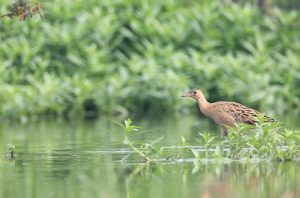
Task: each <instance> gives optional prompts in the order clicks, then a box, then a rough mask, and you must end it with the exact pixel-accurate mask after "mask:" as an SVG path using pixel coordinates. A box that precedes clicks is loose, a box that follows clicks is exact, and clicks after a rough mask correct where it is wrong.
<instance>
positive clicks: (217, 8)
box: [0, 0, 300, 120]
mask: <svg viewBox="0 0 300 198" xmlns="http://www.w3.org/2000/svg"><path fill="white" fill-rule="evenodd" d="M45 7H46V8H47V12H46V13H45V16H44V18H42V19H40V18H33V19H30V20H26V21H23V22H20V21H19V20H18V19H17V18H16V19H9V18H2V19H1V20H0V29H1V31H0V39H1V41H2V42H1V46H0V77H1V78H0V95H1V98H0V104H1V105H0V117H1V118H2V119H21V120H26V119H31V118H39V117H43V116H46V117H49V116H50V117H78V116H79V117H97V116H99V115H101V114H106V115H107V114H108V115H113V116H120V115H121V117H126V116H127V115H128V114H130V115H132V114H134V115H135V116H136V117H138V116H139V115H149V116H156V117H157V116H164V115H167V114H169V115H171V114H175V113H177V112H188V111H189V110H188V108H189V106H188V105H186V104H187V103H185V102H183V101H182V100H181V98H180V97H179V96H180V94H181V93H183V92H184V91H186V90H190V89H191V88H201V89H203V90H204V91H205V92H206V94H207V95H208V99H209V100H210V101H218V100H228V101H236V102H240V103H242V104H245V105H247V106H250V107H252V108H255V109H259V110H260V111H262V112H266V113H268V114H270V115H274V114H276V115H278V116H283V115H285V114H286V113H287V112H290V111H291V110H296V111H297V109H298V111H297V112H296V114H297V115H299V109H300V108H299V107H300V89H299V86H300V78H299V76H300V73H299V71H300V70H299V64H300V57H299V54H300V38H299V34H300V20H299V18H300V15H299V13H297V12H295V11H284V10H280V9H278V8H274V9H273V12H272V16H268V15H264V14H262V13H261V12H260V11H259V8H257V7H256V6H254V5H250V4H246V5H239V4H236V3H230V4H223V3H222V2H220V1H217V0H204V1H201V2H199V1H191V2H189V3H187V2H186V1H174V0H170V1H164V2H152V3H151V2H145V1H137V0H132V1H130V2H128V1H107V2H102V1H101V2H100V3H99V1H97V0H90V1H75V2H74V1H71V0H67V1H55V2H51V3H45ZM0 11H1V13H5V9H4V8H1V9H0Z"/></svg>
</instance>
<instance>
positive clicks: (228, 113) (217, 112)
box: [182, 89, 275, 138]
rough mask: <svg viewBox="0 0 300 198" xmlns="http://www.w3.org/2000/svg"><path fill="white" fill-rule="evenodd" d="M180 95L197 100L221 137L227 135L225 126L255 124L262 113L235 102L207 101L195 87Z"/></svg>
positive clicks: (267, 120)
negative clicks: (219, 128) (215, 124)
mask: <svg viewBox="0 0 300 198" xmlns="http://www.w3.org/2000/svg"><path fill="white" fill-rule="evenodd" d="M182 97H191V98H194V99H195V100H197V102H198V105H199V108H200V110H201V112H202V113H203V114H204V115H206V116H207V117H209V118H211V119H213V120H214V121H215V122H216V123H217V124H218V125H219V126H220V127H221V137H222V138H224V137H225V136H226V135H227V129H226V127H228V126H229V127H236V124H238V123H245V124H250V125H255V124H256V123H257V122H258V117H260V116H262V115H263V114H262V113H260V112H258V111H256V110H254V109H251V108H249V107H246V106H245V105H242V104H239V103H237V102H226V101H220V102H215V103H209V102H207V100H206V99H205V97H204V95H203V93H202V91H201V90H197V89H194V90H191V91H189V92H187V93H185V94H184V95H182ZM263 116H264V118H265V121H266V122H273V121H275V120H274V119H273V118H270V117H268V116H266V115H263Z"/></svg>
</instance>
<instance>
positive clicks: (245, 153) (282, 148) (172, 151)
mask: <svg viewBox="0 0 300 198" xmlns="http://www.w3.org/2000/svg"><path fill="white" fill-rule="evenodd" d="M114 123H116V124H117V125H119V126H120V127H121V128H122V129H123V138H124V140H123V143H124V144H125V145H126V146H127V147H128V148H129V149H132V152H129V154H128V155H126V156H125V157H124V158H123V159H122V160H121V162H126V161H127V160H128V159H130V155H132V154H134V153H135V154H137V155H138V156H140V158H141V159H142V160H144V162H148V163H166V162H188V161H190V162H191V161H195V160H196V161H206V162H209V161H220V162H222V161H223V162H226V161H231V160H232V161H251V160H252V161H281V162H284V161H290V160H299V159H300V130H289V129H286V128H283V127H281V126H280V124H279V123H264V119H263V118H260V119H259V123H258V124H257V125H256V127H255V128H253V126H251V125H246V124H240V125H238V126H237V127H236V128H231V129H230V130H229V133H228V135H227V136H226V137H225V139H224V140H221V139H220V137H219V136H214V135H211V134H210V133H207V132H199V134H198V136H197V137H195V140H196V142H197V143H198V145H188V144H187V142H186V140H185V138H184V137H183V136H182V138H181V142H180V143H177V144H176V145H173V146H165V145H161V144H160V143H159V142H160V141H161V140H163V138H164V137H163V136H162V137H159V138H157V139H156V140H154V141H152V142H140V141H139V142H138V143H135V141H134V138H136V136H139V135H142V134H143V133H145V132H147V131H144V130H143V129H142V127H140V126H137V125H133V122H132V120H130V119H127V120H125V121H124V124H122V123H118V122H116V121H114Z"/></svg>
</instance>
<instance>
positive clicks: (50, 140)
mask: <svg viewBox="0 0 300 198" xmlns="http://www.w3.org/2000/svg"><path fill="white" fill-rule="evenodd" d="M137 124H139V125H142V126H144V127H145V128H148V129H153V131H149V132H147V133H144V134H141V136H140V137H138V140H139V141H146V142H151V141H153V140H155V139H157V138H158V137H160V136H164V139H163V140H162V142H160V143H161V144H162V145H166V146H172V145H175V144H176V143H178V142H180V141H181V136H184V137H185V138H186V139H187V142H192V143H193V139H194V137H195V136H196V135H197V132H198V131H199V130H198V129H201V128H204V129H206V130H208V131H214V130H216V128H215V127H214V126H210V123H208V122H199V121H198V120H197V119H196V120H195V118H185V119H183V120H174V119H170V120H164V121H149V120H147V121H140V122H138V123H137ZM6 144H14V145H15V147H16V154H17V156H16V158H15V159H14V160H10V159H8V158H5V157H4V156H3V157H2V158H0V197H300V188H299V186H300V161H292V162H284V163H280V162H247V163H246V162H244V163H241V162H229V161H227V162H218V161H209V162H198V163H196V162H193V160H186V161H180V162H174V161H169V162H165V163H161V164H158V165H147V164H145V163H143V161H142V160H141V159H140V158H139V157H138V156H135V155H132V156H131V157H130V158H128V161H126V162H121V161H120V160H121V159H122V158H124V157H125V156H126V155H127V154H128V153H130V152H131V151H130V150H129V149H127V148H126V147H125V146H124V145H123V144H122V134H121V130H120V129H119V128H118V127H117V126H115V125H114V124H112V123H111V122H109V121H108V120H107V119H100V120H98V121H95V122H75V121H73V122H63V121H61V122H60V121H51V122H35V123H27V124H17V123H8V122H6V123H2V125H1V128H0V149H1V151H2V153H3V154H4V153H5V152H6V151H7V150H8V146H7V145H6ZM194 144H196V143H194Z"/></svg>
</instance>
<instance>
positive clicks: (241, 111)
mask: <svg viewBox="0 0 300 198" xmlns="http://www.w3.org/2000/svg"><path fill="white" fill-rule="evenodd" d="M215 104H216V107H215V108H216V109H217V111H219V112H225V113H227V114H228V115H230V116H231V117H232V118H233V119H234V120H235V121H236V122H237V123H245V124H251V125H255V124H256V123H257V122H258V117H259V116H262V115H263V114H262V113H260V112H258V111H256V110H254V109H251V108H249V107H246V106H245V105H242V104H240V103H236V102H217V103H215ZM264 118H265V122H273V121H275V120H274V119H272V118H270V117H268V116H266V115H264Z"/></svg>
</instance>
